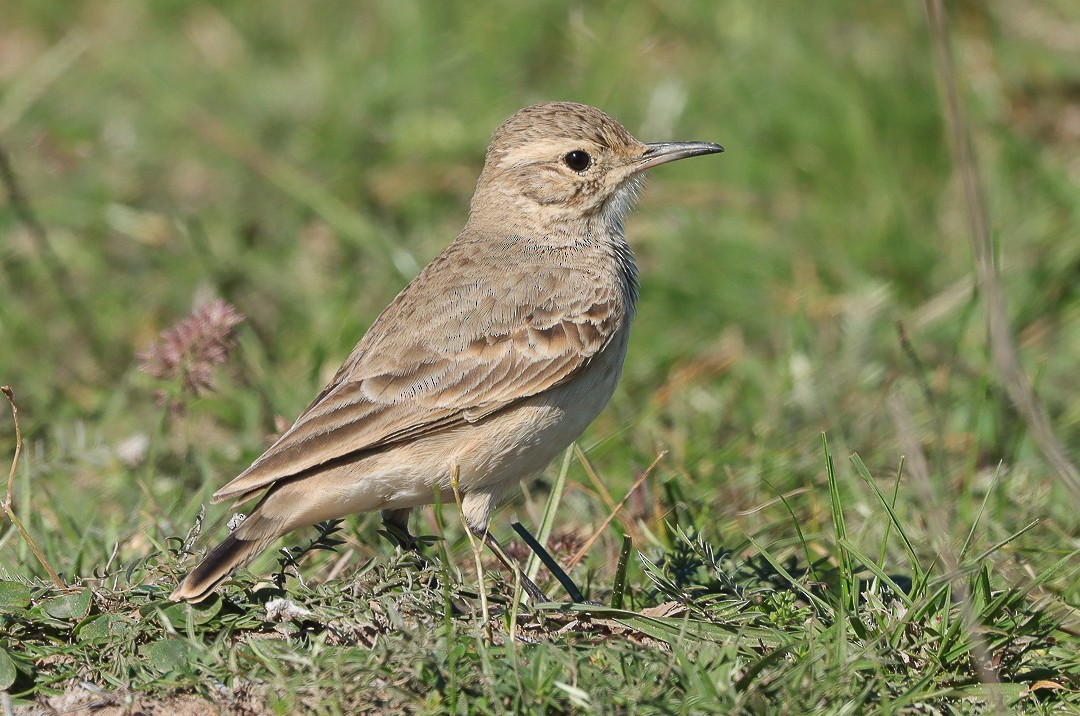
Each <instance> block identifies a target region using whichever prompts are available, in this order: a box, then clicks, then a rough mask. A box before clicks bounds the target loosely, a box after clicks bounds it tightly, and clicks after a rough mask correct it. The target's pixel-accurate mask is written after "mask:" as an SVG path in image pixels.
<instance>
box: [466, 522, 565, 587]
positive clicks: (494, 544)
mask: <svg viewBox="0 0 1080 716" xmlns="http://www.w3.org/2000/svg"><path fill="white" fill-rule="evenodd" d="M469 529H470V530H471V531H472V533H473V534H474V535H476V536H477V537H479V538H480V539H481V540H483V541H484V544H486V545H487V546H488V549H490V550H491V551H492V553H494V555H495V556H496V557H498V558H499V561H500V562H502V563H503V566H504V567H506V568H507V569H509V570H510V571H511V572H513V574H514V576H515V577H516V578H517V579H518V580H520V581H521V588H522V589H524V590H525V593H526V594H528V595H529V599H531V600H532V601H533V603H534V604H539V603H540V602H550V601H551V600H550V599H548V597H547V595H546V594H544V592H543V590H541V589H540V587H538V586H536V582H534V581H532V580H531V579H529V577H528V575H526V574H525V572H524V571H522V569H521V567H519V566H518V565H517V564H515V563H514V560H512V559H510V556H509V555H508V554H506V550H505V549H503V546H502V545H501V544H499V540H497V539H495V537H494V535H492V534H491V532H489V531H488V530H487V528H486V527H485V528H484V529H474V528H473V527H472V526H471V525H470V527H469Z"/></svg>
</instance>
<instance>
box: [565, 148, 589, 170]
mask: <svg viewBox="0 0 1080 716" xmlns="http://www.w3.org/2000/svg"><path fill="white" fill-rule="evenodd" d="M563 162H564V163H565V164H566V166H568V167H570V168H571V169H573V170H574V171H576V172H583V171H585V170H586V169H588V168H589V167H590V166H591V165H592V157H590V156H589V153H588V152H586V151H584V150H582V149H575V150H574V151H572V152H567V153H566V156H564V157H563Z"/></svg>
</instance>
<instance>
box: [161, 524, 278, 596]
mask: <svg viewBox="0 0 1080 716" xmlns="http://www.w3.org/2000/svg"><path fill="white" fill-rule="evenodd" d="M268 543H269V540H256V541H248V540H243V539H240V538H239V537H237V536H236V535H235V534H231V535H229V536H228V537H226V538H225V541H223V542H222V543H221V544H219V545H218V546H217V547H215V548H214V549H213V550H212V551H211V552H210V553H209V554H208V555H206V557H205V558H204V559H203V561H202V562H200V563H199V566H197V567H196V568H195V569H193V570H191V571H190V572H189V573H188V575H187V576H186V577H184V581H182V582H180V584H179V586H177V587H176V589H175V590H173V593H172V594H170V595H169V599H171V600H173V601H174V602H201V601H202V600H204V599H206V598H207V597H208V596H210V594H211V593H212V592H213V591H214V588H215V587H217V585H219V584H221V583H222V582H223V581H224V580H225V579H226V578H228V576H229V575H231V574H232V573H233V572H235V571H236V570H237V569H239V568H240V567H242V566H244V565H245V564H247V563H248V561H250V560H251V559H252V558H253V557H254V556H255V555H257V554H258V553H259V552H261V551H262V550H263V548H264V547H266V545H267V544H268Z"/></svg>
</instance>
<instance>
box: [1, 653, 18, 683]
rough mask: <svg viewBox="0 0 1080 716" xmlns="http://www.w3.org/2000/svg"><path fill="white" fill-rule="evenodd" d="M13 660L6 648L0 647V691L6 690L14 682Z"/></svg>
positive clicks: (15, 674)
mask: <svg viewBox="0 0 1080 716" xmlns="http://www.w3.org/2000/svg"><path fill="white" fill-rule="evenodd" d="M17 675H18V674H17V673H16V672H15V662H14V661H12V660H11V656H10V655H9V654H8V653H7V650H6V649H3V648H0V691H7V690H8V689H10V688H11V685H12V684H14V683H15V677H16V676H17Z"/></svg>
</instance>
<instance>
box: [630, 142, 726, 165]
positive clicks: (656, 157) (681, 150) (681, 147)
mask: <svg viewBox="0 0 1080 716" xmlns="http://www.w3.org/2000/svg"><path fill="white" fill-rule="evenodd" d="M645 146H646V147H648V149H646V150H645V153H644V154H642V155H641V157H639V158H638V159H637V161H635V162H634V165H633V166H634V171H635V172H640V171H644V170H646V169H648V168H649V167H655V166H657V165H660V164H667V163H668V162H673V161H675V160H676V159H685V158H687V157H696V156H699V155H701V154H718V153H720V152H722V151H724V148H723V147H721V146H720V145H719V144H713V143H712V142H655V143H652V144H646V145H645Z"/></svg>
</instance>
